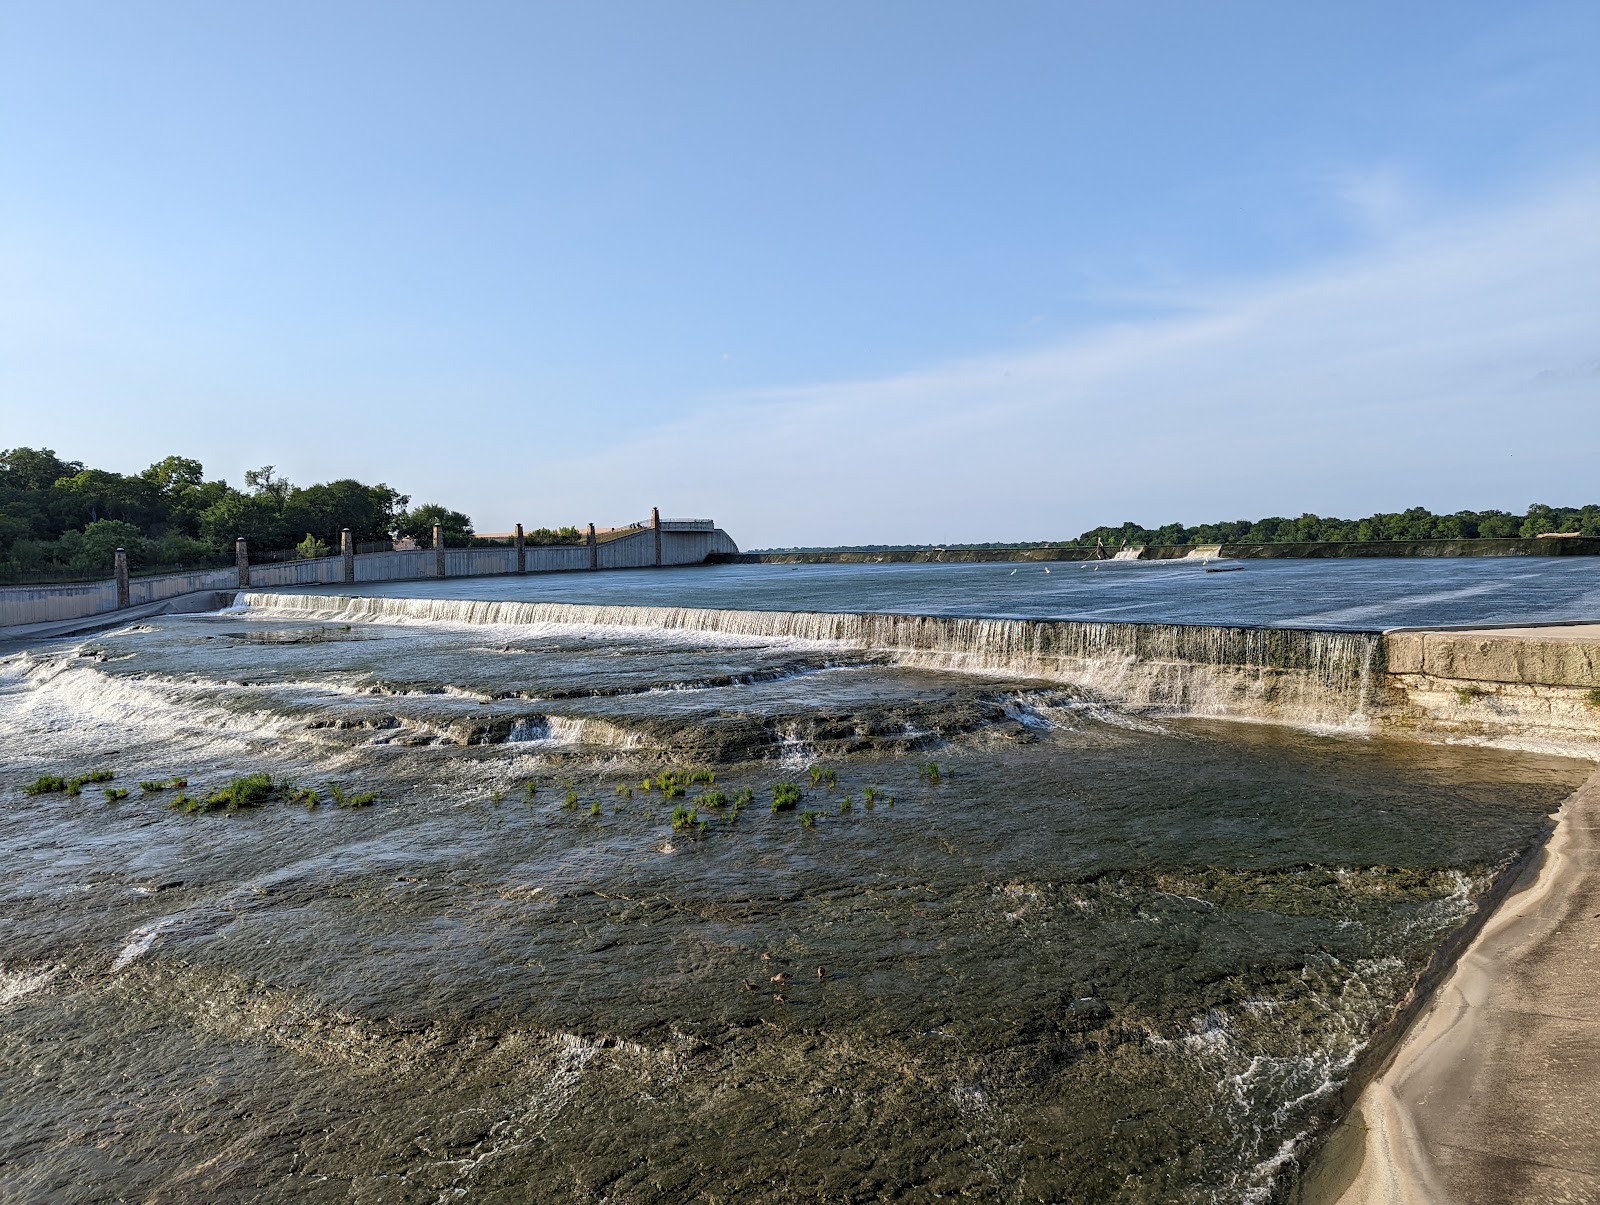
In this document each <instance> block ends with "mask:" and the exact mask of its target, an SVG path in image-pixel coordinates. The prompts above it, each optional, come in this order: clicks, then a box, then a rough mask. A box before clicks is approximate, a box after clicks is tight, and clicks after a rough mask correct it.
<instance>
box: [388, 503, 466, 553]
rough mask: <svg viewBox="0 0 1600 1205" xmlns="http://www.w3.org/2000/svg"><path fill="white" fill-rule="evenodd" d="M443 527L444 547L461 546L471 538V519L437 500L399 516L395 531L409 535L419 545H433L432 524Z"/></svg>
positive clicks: (426, 546) (429, 546)
mask: <svg viewBox="0 0 1600 1205" xmlns="http://www.w3.org/2000/svg"><path fill="white" fill-rule="evenodd" d="M435 523H437V524H439V526H440V527H442V528H443V529H444V542H445V545H446V547H458V548H459V547H462V546H464V545H466V544H467V543H469V542H470V541H471V539H472V520H471V519H469V518H467V516H466V515H464V514H462V513H461V512H460V511H458V510H449V509H447V508H446V507H444V506H442V505H440V504H439V503H437V502H429V503H426V504H425V505H423V506H419V507H417V509H416V510H413V511H408V512H406V513H405V514H404V515H402V516H400V519H399V522H398V523H397V524H396V531H397V532H398V533H399V534H400V535H403V536H410V537H411V538H412V539H413V540H415V541H416V542H417V544H418V546H419V547H422V548H432V547H433V526H434V524H435Z"/></svg>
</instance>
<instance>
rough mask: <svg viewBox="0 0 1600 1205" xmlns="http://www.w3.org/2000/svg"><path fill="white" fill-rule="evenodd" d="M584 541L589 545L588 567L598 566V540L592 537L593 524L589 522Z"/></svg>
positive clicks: (596, 567) (594, 567) (595, 567)
mask: <svg viewBox="0 0 1600 1205" xmlns="http://www.w3.org/2000/svg"><path fill="white" fill-rule="evenodd" d="M584 543H586V544H588V545H589V568H591V569H598V568H600V541H599V540H597V539H595V538H594V524H593V523H591V524H589V534H588V536H586V537H585V539H584Z"/></svg>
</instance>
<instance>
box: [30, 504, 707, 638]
mask: <svg viewBox="0 0 1600 1205" xmlns="http://www.w3.org/2000/svg"><path fill="white" fill-rule="evenodd" d="M660 536H661V564H662V565H698V564H701V563H703V562H704V561H705V560H706V559H707V558H708V557H709V556H711V555H712V554H713V553H717V554H722V555H725V556H727V555H737V554H738V551H739V548H738V545H736V544H735V543H734V542H733V541H732V540H731V539H730V538H729V537H728V534H727V533H726V532H724V531H723V530H722V529H721V528H716V527H713V528H710V529H706V528H696V529H693V530H674V529H673V528H671V527H669V526H667V525H663V527H662V530H661V532H660ZM526 555H527V572H529V573H561V572H572V571H577V570H586V569H588V568H590V555H591V552H590V547H589V546H588V545H587V544H554V545H530V546H529V547H528V548H527V549H526ZM594 557H595V561H596V565H595V567H596V568H599V569H641V568H647V567H649V566H653V565H654V564H655V563H656V532H655V531H654V530H652V529H650V528H644V529H641V530H639V531H634V532H630V533H629V534H627V535H624V536H619V537H617V538H616V539H612V540H607V541H605V542H604V543H601V544H598V545H597V546H596V548H595V550H594ZM444 561H445V576H446V577H484V576H490V575H498V574H508V573H515V572H516V571H517V554H516V549H514V548H447V549H446V550H445V556H444ZM437 563H438V562H437V559H436V556H435V553H434V551H433V550H432V549H425V550H422V551H412V552H372V553H364V554H362V555H359V556H357V557H355V580H356V581H357V582H389V581H411V580H416V579H421V578H431V577H434V576H435V571H436V566H437ZM344 580H345V577H344V558H343V557H340V556H329V557H320V558H317V559H315V560H308V561H280V562H276V563H273V564H262V565H251V566H250V588H251V589H252V590H268V589H273V588H281V587H286V586H332V585H338V584H340V583H342V582H343V581H344ZM240 585H241V583H240V581H239V574H238V571H237V570H235V569H231V568H230V569H203V570H198V571H196V572H192V573H168V574H163V575H161V576H159V577H144V578H134V579H133V580H132V581H131V582H130V583H129V599H128V605H129V606H130V607H138V606H144V605H147V604H149V603H153V602H160V601H161V600H163V599H167V598H176V597H177V596H179V595H180V594H192V593H194V592H196V591H201V590H234V589H238V588H239V586H240ZM117 609H118V608H117V585H116V582H115V581H105V582H87V583H82V584H73V585H63V586H4V587H0V628H5V627H13V626H18V625H22V624H30V623H49V622H55V621H60V620H69V619H82V618H85V617H87V616H90V615H99V614H102V613H104V612H109V611H115V610H117Z"/></svg>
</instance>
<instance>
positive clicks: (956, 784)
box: [0, 567, 1588, 1202]
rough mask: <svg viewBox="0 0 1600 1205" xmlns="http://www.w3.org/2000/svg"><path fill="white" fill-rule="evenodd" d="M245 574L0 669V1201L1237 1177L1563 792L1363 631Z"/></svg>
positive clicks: (563, 1193)
mask: <svg viewBox="0 0 1600 1205" xmlns="http://www.w3.org/2000/svg"><path fill="white" fill-rule="evenodd" d="M763 568H764V567H763ZM1135 568H1136V567H1135ZM618 576H620V575H618ZM1234 576H1244V575H1243V574H1237V575H1234ZM445 585H447V586H450V587H452V588H454V587H457V586H458V585H459V584H458V583H445ZM245 603H246V604H247V605H246V606H244V607H243V608H241V609H239V610H236V611H232V612H224V613H221V614H218V615H212V616H183V617H163V618H160V619H155V620H148V621H145V622H144V623H141V624H139V625H136V626H132V627H129V628H125V629H122V630H118V631H112V632H107V633H103V634H100V635H96V636H93V637H90V638H88V639H86V640H83V641H81V642H60V643H58V644H55V645H51V646H47V647H42V648H36V649H32V650H29V651H26V652H20V653H16V654H13V655H11V656H9V657H6V658H4V659H3V660H0V738H3V740H4V745H3V749H4V752H3V754H0V785H3V788H4V790H3V793H0V857H3V859H4V865H5V866H6V868H7V874H6V875H5V877H4V879H3V880H0V915H3V916H4V918H5V920H6V926H7V928H6V940H5V943H4V946H3V948H0V1114H3V1120H4V1124H3V1125H0V1197H3V1198H5V1199H39V1198H46V1197H50V1196H54V1195H64V1196H77V1197H84V1198H95V1197H115V1198H123V1197H127V1198H144V1197H162V1198H199V1199H237V1198H250V1199H259V1200H269V1201H291V1200H293V1201H299V1200H304V1199H307V1198H311V1199H361V1200H366V1199H381V1200H391V1199H404V1200H410V1199H418V1200H421V1199H427V1200H446V1199H450V1200H453V1199H494V1200H499V1199H518V1200H568V1199H576V1200H596V1201H600V1200H625V1201H642V1200H684V1199H696V1198H701V1197H704V1198H708V1199H711V1198H719V1199H738V1200H753V1201H791V1200H796V1199H810V1198H815V1199H822V1200H861V1199H867V1198H875V1197H878V1196H897V1197H899V1196H905V1197H911V1198H914V1199H928V1198H932V1197H934V1196H936V1195H939V1196H967V1197H976V1198H980V1199H992V1200H1002V1201H1032V1200H1052V1201H1168V1200H1171V1201H1216V1202H1224V1201H1227V1202H1232V1201H1239V1200H1260V1201H1270V1200H1274V1199H1281V1198H1282V1197H1283V1196H1284V1195H1285V1194H1286V1193H1287V1192H1289V1191H1290V1189H1291V1187H1292V1185H1293V1183H1294V1181H1295V1178H1296V1176H1297V1174H1298V1171H1299V1168H1300V1166H1301V1163H1302V1160H1303V1159H1304V1158H1305V1157H1306V1155H1307V1153H1308V1152H1309V1151H1311V1150H1313V1149H1314V1147H1315V1143H1316V1139H1317V1137H1318V1135H1319V1134H1321V1133H1322V1132H1323V1131H1324V1130H1325V1128H1326V1125H1327V1123H1328V1120H1329V1117H1330V1113H1331V1110H1332V1109H1333V1108H1334V1107H1335V1104H1336V1093H1337V1090H1338V1087H1339V1085H1340V1084H1341V1083H1343V1082H1344V1081H1345V1080H1346V1078H1347V1077H1348V1076H1349V1075H1350V1074H1351V1073H1352V1069H1353V1068H1354V1067H1355V1066H1356V1065H1357V1063H1358V1060H1359V1057H1360V1054H1361V1052H1362V1051H1363V1050H1364V1049H1366V1048H1367V1046H1368V1044H1369V1043H1370V1042H1371V1041H1372V1039H1373V1037H1374V1035H1375V1034H1377V1033H1378V1032H1380V1031H1381V1029H1382V1027H1383V1025H1384V1024H1385V1023H1386V1021H1387V1020H1388V1019H1389V1018H1390V1017H1392V1016H1393V1014H1394V1011H1395V1009H1396V1008H1397V1006H1398V1005H1399V1004H1400V1003H1401V1002H1402V1001H1403V1000H1404V999H1405V997H1406V995H1407V993H1408V992H1409V991H1410V990H1411V988H1412V985H1413V984H1414V983H1415V982H1416V979H1417V976H1418V974H1419V973H1420V972H1421V970H1422V968H1423V967H1424V966H1425V965H1426V963H1427V961H1428V959H1429V958H1430V957H1431V956H1432V954H1433V951H1434V950H1435V949H1436V948H1437V947H1438V945H1439V943H1440V942H1441V940H1443V939H1444V937H1445V936H1446V935H1448V934H1449V933H1450V932H1452V931H1453V930H1454V928H1455V927H1456V926H1458V925H1460V924H1461V923H1462V922H1463V920H1464V919H1465V918H1466V917H1468V916H1469V915H1470V914H1471V912H1472V910H1473V908H1474V906H1475V900H1476V899H1477V897H1478V895H1479V894H1480V893H1481V892H1482V891H1483V890H1484V889H1485V887H1486V885H1488V884H1489V883H1490V882H1491V881H1492V880H1493V879H1494V876H1495V875H1496V874H1497V873H1498V871H1499V870H1500V869H1501V868H1503V867H1504V866H1506V865H1507V864H1508V863H1509V862H1510V861H1511V860H1512V859H1514V858H1516V857H1517V856H1519V855H1520V854H1522V853H1523V852H1524V851H1525V850H1527V849H1528V848H1529V847H1530V845H1532V844H1533V843H1535V842H1536V841H1537V840H1538V839H1539V838H1540V836H1541V834H1542V833H1543V831H1544V826H1545V824H1546V814H1547V813H1548V812H1549V811H1550V810H1551V809H1552V808H1553V807H1554V806H1555V805H1556V804H1557V803H1558V802H1559V800H1560V798H1561V797H1562V796H1563V795H1564V794H1565V793H1566V792H1567V791H1568V790H1569V789H1570V788H1571V787H1572V786H1574V785H1575V784H1576V783H1577V782H1578V781H1579V780H1580V779H1581V777H1582V776H1583V775H1584V774H1585V773H1586V771H1587V769H1588V767H1587V766H1585V765H1583V764H1581V763H1578V762H1574V761H1569V760H1563V759H1558V758H1551V757H1540V756H1534V755H1529V754H1517V753H1508V752H1504V751H1493V750H1486V749H1470V748H1445V747H1434V746H1426V745H1418V744H1404V743H1399V742H1392V741H1385V740H1377V739H1368V738H1362V737H1360V736H1358V735H1355V734H1356V733H1358V732H1359V731H1360V725H1359V723H1352V722H1350V721H1351V717H1357V718H1359V715H1360V712H1361V707H1362V701H1363V699H1364V696H1365V691H1366V689H1367V687H1366V686H1365V684H1364V683H1365V680H1366V676H1367V675H1369V674H1370V672H1371V668H1372V658H1373V656H1374V652H1373V650H1374V648H1375V647H1376V646H1375V643H1374V641H1373V639H1372V638H1371V636H1370V635H1368V634H1365V633H1361V632H1340V633H1296V632H1286V631H1280V632H1263V631H1261V630H1258V629H1254V628H1249V627H1242V626H1241V627H1234V628H1231V629H1226V630H1216V629H1212V630H1204V629H1197V628H1191V627H1182V626H1170V627H1165V628H1139V627H1134V626H1131V625H1126V624H1120V623H1113V622H1101V623H1068V624H1049V623H1039V622H1034V621H1031V620H1018V619H997V618H993V617H954V618H952V617H945V618H942V619H941V618H928V617H922V618H917V617H911V616H906V615H894V614H882V613H880V614H871V615H867V614H861V615H827V614H818V613H810V614H804V613H797V612H793V611H779V610H777V609H774V608H766V609H762V608H751V607H747V608H742V609H723V610H721V611H720V612H719V611H718V610H716V609H714V608H711V609H704V608H702V609H696V608H690V607H685V606H682V605H679V603H678V601H676V600H662V605H660V606H653V607H648V608H624V607H617V606H615V605H611V604H604V603H594V602H583V603H540V602H528V601H508V600H506V599H503V598H502V599H498V600H496V599H488V600H470V599H455V600H449V599H445V600H437V599H436V600H427V599H416V598H412V599H392V598H390V599H373V598H367V599H359V600H353V601H345V600H340V599H331V598H328V597H325V596H317V597H309V598H296V597H284V596H270V597H261V598H247V599H246V600H245ZM669 603H670V604H671V605H668V604H669ZM1246 704H1248V705H1249V706H1251V707H1258V708H1259V707H1268V708H1274V709H1276V711H1277V718H1280V719H1284V720H1291V721H1294V722H1295V723H1296V724H1300V725H1305V724H1325V725H1327V726H1331V727H1342V731H1340V732H1336V733H1331V734H1330V733H1325V732H1324V733H1319V732H1312V731H1306V730H1305V729H1304V728H1303V727H1290V726H1287V725H1283V724H1280V725H1240V724H1233V723H1221V722H1218V721H1216V720H1215V719H1210V718H1205V717H1207V716H1223V715H1229V714H1232V713H1233V712H1234V711H1237V710H1239V709H1242V708H1243V707H1244V706H1245V705H1246ZM930 766H933V767H936V768H937V769H936V771H935V770H933V769H930ZM674 767H676V768H681V769H684V770H700V771H703V772H704V773H703V774H702V775H701V777H702V779H704V778H707V777H710V775H711V774H713V773H714V774H715V778H716V781H715V782H714V783H710V782H706V781H700V782H697V783H695V784H694V785H692V786H690V787H689V788H688V789H687V790H686V791H685V793H684V794H682V795H681V796H677V797H673V798H664V797H663V794H662V791H661V788H660V786H659V776H660V772H661V771H662V770H663V769H671V768H674ZM98 768H106V769H110V770H113V771H114V772H115V775H116V777H115V778H114V779H113V780H112V781H110V782H107V783H94V784H87V785H84V786H82V787H81V788H80V792H79V794H77V795H69V794H66V793H65V792H49V793H43V794H36V795H29V794H25V793H24V792H23V790H22V788H23V787H24V786H25V785H26V784H28V783H30V782H32V781H33V780H34V779H36V778H37V777H39V776H40V775H54V774H59V775H62V776H63V777H67V778H71V777H73V776H75V775H83V774H86V773H87V772H89V771H91V770H94V769H98ZM813 770H814V771H815V772H816V773H815V777H813V773H812V772H813ZM259 771H265V772H267V773H269V774H271V775H272V776H273V777H274V778H275V779H276V780H277V781H278V782H279V783H288V782H292V783H293V784H294V786H295V788H297V789H310V790H312V791H315V792H316V794H317V802H316V803H315V805H308V803H307V802H306V798H305V797H304V796H302V797H301V798H300V800H299V801H298V802H291V801H290V794H289V792H286V791H285V792H280V793H279V794H278V795H277V796H275V797H274V798H273V799H271V800H270V801H269V802H267V803H266V804H265V805H264V806H261V807H258V808H248V809H245V810H241V811H238V812H231V813H230V812H226V811H217V812H199V813H194V814H190V813H187V812H184V811H182V810H179V809H175V808H173V807H172V806H170V805H171V803H172V802H173V800H174V799H175V797H176V796H178V795H179V794H186V795H189V796H191V797H195V798H198V799H201V800H204V799H205V798H208V797H209V796H210V795H211V794H213V793H214V792H216V791H217V790H219V789H220V788H221V787H222V786H223V785H224V784H226V783H227V782H228V781H229V780H231V779H233V778H235V777H237V776H240V775H243V774H248V773H252V772H259ZM828 771H832V777H831V779H830V776H829V774H828V773H827V772H828ZM175 778H181V779H183V780H186V785H185V786H183V787H176V786H171V785H167V784H170V783H172V782H173V780H174V779H175ZM647 778H648V779H649V780H650V787H649V789H646V786H645V780H646V779H647ZM141 782H145V783H148V784H150V787H151V789H150V790H148V791H146V790H144V789H141V787H140V785H139V784H140V783H141ZM780 782H793V783H794V784H796V785H797V786H798V787H799V788H800V789H801V791H802V798H801V800H800V802H799V804H798V805H797V806H796V807H795V808H793V809H792V810H781V811H777V812H774V811H773V810H772V801H773V788H774V786H775V785H776V784H778V783H780ZM530 785H531V786H532V790H531V792H530V790H529V787H530ZM107 788H111V789H127V790H129V791H130V794H129V796H128V797H127V798H125V799H121V800H113V799H111V798H110V797H108V795H107V794H106V791H107ZM335 788H337V789H338V792H339V795H340V796H341V797H343V798H344V799H345V800H346V801H348V800H350V799H351V798H352V797H356V796H357V795H358V793H365V792H374V793H376V796H377V798H376V800H375V801H374V802H372V803H371V804H370V806H364V807H340V806H337V804H336V803H335V802H334V789H335ZM746 790H748V791H749V792H750V798H749V801H748V802H747V803H744V804H742V805H741V803H740V802H739V801H740V799H741V793H742V792H744V791H746ZM675 809H681V810H679V813H678V821H679V823H678V824H677V825H676V826H675V824H674V812H675ZM690 809H692V810H693V816H692V817H690V816H689V815H688V814H687V813H688V812H689V811H690Z"/></svg>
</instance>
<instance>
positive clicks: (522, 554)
mask: <svg viewBox="0 0 1600 1205" xmlns="http://www.w3.org/2000/svg"><path fill="white" fill-rule="evenodd" d="M517 572H518V573H526V572H528V541H527V539H526V538H525V537H524V536H523V534H522V524H521V523H518V524H517Z"/></svg>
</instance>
